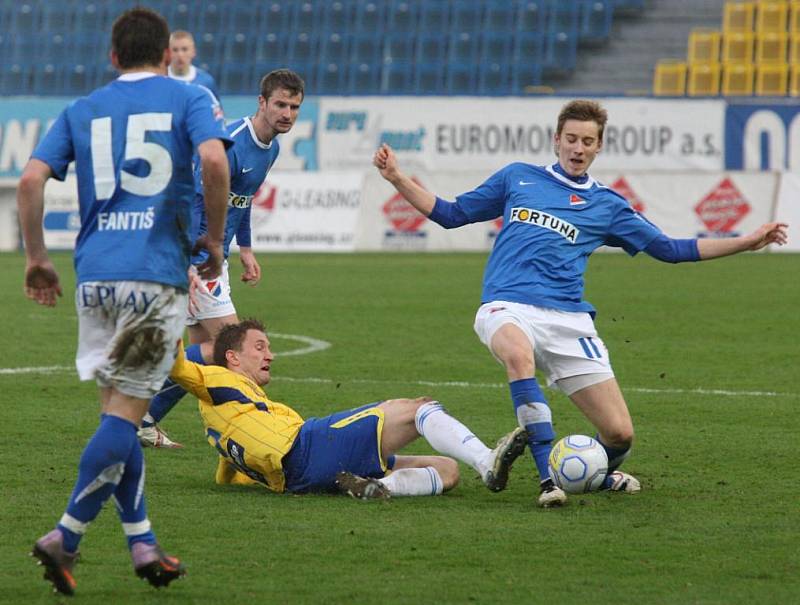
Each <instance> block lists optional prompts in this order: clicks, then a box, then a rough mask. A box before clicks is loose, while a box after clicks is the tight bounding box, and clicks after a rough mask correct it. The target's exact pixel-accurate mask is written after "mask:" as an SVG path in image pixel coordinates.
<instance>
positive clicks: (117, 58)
mask: <svg viewBox="0 0 800 605" xmlns="http://www.w3.org/2000/svg"><path fill="white" fill-rule="evenodd" d="M168 48H169V26H168V25H167V22H166V20H165V19H164V17H162V16H161V15H159V14H158V13H157V12H155V11H153V10H150V9H149V8H132V9H130V10H127V11H125V12H124V13H122V14H121V15H120V16H119V17H117V19H116V20H115V21H114V25H113V26H112V28H111V60H112V62H113V63H114V66H115V67H117V68H118V69H125V70H128V69H133V68H135V67H159V68H163V67H164V66H165V65H166V63H167V61H169V51H168V50H167V49H168Z"/></svg>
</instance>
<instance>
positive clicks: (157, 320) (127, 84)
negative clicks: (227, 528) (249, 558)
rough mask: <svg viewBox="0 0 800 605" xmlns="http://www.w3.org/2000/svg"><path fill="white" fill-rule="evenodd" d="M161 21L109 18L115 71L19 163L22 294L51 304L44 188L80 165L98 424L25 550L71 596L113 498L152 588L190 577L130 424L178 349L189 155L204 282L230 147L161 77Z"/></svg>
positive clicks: (182, 90)
mask: <svg viewBox="0 0 800 605" xmlns="http://www.w3.org/2000/svg"><path fill="white" fill-rule="evenodd" d="M168 42H169V29H168V26H167V23H166V21H165V20H164V19H163V17H161V16H160V15H158V14H157V13H155V12H153V11H151V10H147V9H138V8H137V9H132V10H129V11H126V12H125V13H123V14H122V15H121V16H119V17H118V18H117V20H116V21H115V22H114V25H113V28H112V33H111V62H112V64H113V65H114V67H115V68H117V69H118V70H119V72H120V76H119V77H118V78H117V79H116V80H115V81H113V82H111V83H110V84H108V85H106V86H104V87H102V88H100V89H98V90H95V91H94V92H92V93H91V94H90V95H89V96H88V97H84V98H81V99H78V100H76V101H74V102H73V103H71V104H70V105H69V106H67V108H66V109H65V110H64V111H63V112H62V113H61V114H60V115H59V116H58V118H57V120H56V121H55V123H54V124H53V126H52V127H51V128H50V130H49V131H48V132H47V134H46V136H45V137H44V139H43V140H42V142H41V143H40V144H39V145H38V146H37V147H36V149H35V150H34V152H33V155H32V157H31V159H30V160H29V162H28V164H27V165H26V167H25V170H24V171H23V174H22V177H21V179H20V183H19V190H18V194H17V203H18V209H19V218H20V223H21V226H22V235H23V239H24V242H25V254H26V258H27V264H26V269H25V292H26V294H27V296H28V297H29V298H31V299H33V300H35V301H36V302H38V303H39V304H43V305H48V306H52V305H54V304H55V303H56V299H57V297H58V296H61V287H60V285H59V280H58V275H57V274H56V272H55V270H54V268H53V265H52V263H51V262H50V260H49V259H48V255H47V250H46V248H45V245H44V236H43V230H42V213H43V205H44V187H45V183H46V182H47V180H48V179H50V178H56V179H59V180H63V179H64V177H65V176H66V174H67V169H68V166H69V164H70V163H71V162H73V161H74V162H75V171H76V173H77V180H78V201H79V206H80V217H81V228H80V232H79V233H78V238H77V243H76V248H75V271H76V274H77V291H76V293H75V305H76V307H77V313H78V352H77V358H76V365H77V369H78V373H79V376H80V378H81V379H82V380H90V379H92V378H94V379H95V381H96V382H97V385H98V387H99V396H100V397H99V398H100V401H101V414H100V424H99V426H98V428H97V430H96V432H95V433H94V435H93V436H92V438H91V439H90V440H89V442H88V444H87V445H86V447H85V449H84V451H83V454H82V456H81V459H80V463H79V465H78V478H77V482H76V483H75V487H74V489H73V491H72V495H71V496H70V498H69V501H68V503H67V508H66V511H65V512H64V514H63V515H62V516H61V519H60V520H59V521H58V524H57V525H56V528H55V529H53V530H52V531H51V532H49V533H47V534H46V535H44V536H43V537H42V538H40V539H39V540H38V541H37V542H36V543H35V545H34V547H33V552H32V553H31V554H32V555H33V556H35V557H36V558H37V559H39V562H40V564H42V565H43V566H44V569H45V574H44V577H45V579H47V580H49V581H50V582H52V584H53V586H54V587H55V590H57V591H58V592H61V593H63V594H67V595H71V594H73V593H74V590H75V579H74V578H73V575H72V573H73V568H74V566H75V563H76V562H77V560H78V543H79V542H80V540H81V538H82V537H83V534H84V533H85V532H86V529H87V527H88V525H89V524H90V523H91V522H92V521H93V520H94V519H95V518H96V517H97V515H98V514H99V512H100V510H101V508H102V507H103V505H104V503H105V502H106V501H107V500H108V499H109V498H111V497H113V498H114V502H115V504H116V508H117V510H118V512H119V517H120V520H121V522H122V529H123V531H124V533H125V535H126V537H127V541H128V547H129V549H130V553H131V558H132V560H133V567H134V571H135V572H136V574H137V575H138V576H139V577H141V578H144V579H146V580H147V581H148V582H150V584H152V585H153V586H155V587H160V586H166V585H168V584H169V583H170V582H171V581H172V580H174V579H175V578H178V577H180V576H182V575H183V574H184V573H185V570H184V567H183V565H182V564H181V562H180V561H179V560H178V559H177V558H175V557H172V556H169V555H167V554H165V553H164V552H163V551H162V550H161V548H160V547H159V545H158V543H157V542H156V537H155V534H154V533H153V529H152V527H151V524H150V521H149V519H148V516H147V509H146V506H145V499H144V476H145V471H144V457H143V456H142V449H141V447H140V445H139V442H138V440H137V438H136V430H137V428H138V427H139V423H140V421H141V419H142V416H143V415H144V413H145V412H146V411H147V406H148V403H149V401H150V398H151V397H152V396H153V395H154V394H155V393H156V392H158V390H159V389H160V388H161V385H162V384H163V382H164V379H165V378H166V376H167V375H168V374H169V371H170V368H171V367H172V365H173V362H174V360H175V357H176V354H177V343H178V341H179V339H180V337H181V334H182V332H183V326H184V319H185V312H186V304H187V287H188V269H189V256H190V235H189V225H190V219H191V202H192V198H193V195H194V179H193V176H192V158H193V154H194V153H195V152H196V154H197V156H196V157H197V158H198V163H199V165H200V167H201V168H200V169H201V170H202V172H203V180H204V182H205V183H206V196H205V202H206V210H207V215H208V232H207V235H206V237H205V239H204V240H203V241H202V242H198V243H201V244H204V245H205V246H206V247H207V250H208V258H207V261H206V262H205V263H204V264H203V265H202V266H201V267H199V268H198V272H199V273H200V275H201V276H204V277H210V276H212V275H216V274H218V273H219V271H220V267H221V265H222V237H223V228H224V224H225V211H226V204H225V197H226V195H227V192H228V161H227V157H226V155H225V147H224V145H225V144H230V141H229V139H228V137H227V134H226V133H225V130H224V127H223V123H222V121H221V119H218V118H217V117H216V115H215V114H217V113H218V111H217V103H216V100H215V99H214V98H213V97H212V96H211V95H210V94H209V93H208V91H206V90H203V89H201V88H199V87H195V86H186V85H184V84H181V83H179V82H175V81H174V80H171V79H169V78H168V77H166V73H167V62H168V61H169V47H168Z"/></svg>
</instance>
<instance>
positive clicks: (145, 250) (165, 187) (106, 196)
mask: <svg viewBox="0 0 800 605" xmlns="http://www.w3.org/2000/svg"><path fill="white" fill-rule="evenodd" d="M215 138H217V139H222V140H223V141H228V142H229V139H228V136H227V133H226V132H225V130H224V125H223V123H222V117H221V113H220V112H219V111H218V104H217V103H216V101H215V100H214V99H213V97H212V96H211V95H210V94H209V93H208V92H207V91H204V90H203V89H202V88H199V87H195V86H186V85H184V84H181V83H180V82H176V81H174V80H171V79H169V78H167V77H164V76H158V75H155V74H152V73H146V72H141V73H129V74H125V75H122V76H121V77H119V78H118V79H116V80H114V81H113V82H111V83H109V84H108V85H106V86H104V87H102V88H99V89H97V90H95V91H94V92H92V93H91V94H90V95H89V96H88V97H84V98H81V99H78V100H76V101H74V102H73V103H71V104H70V105H69V106H68V107H67V108H66V109H65V110H64V111H63V112H61V114H60V115H59V116H58V118H57V119H56V121H55V123H54V124H53V126H52V127H51V128H50V130H49V131H48V132H47V134H46V135H45V137H44V139H42V141H41V143H39V145H38V146H37V147H36V149H35V150H34V152H33V155H32V157H34V158H36V159H38V160H41V161H43V162H45V163H46V164H48V165H49V166H50V169H51V170H52V172H53V175H54V176H55V178H57V179H59V180H63V179H64V178H65V176H66V174H67V167H68V165H69V164H70V162H72V161H73V160H74V161H75V172H76V174H77V179H78V201H79V205H80V217H81V228H80V232H79V233H78V238H77V242H76V245H75V271H76V273H77V279H78V283H81V282H83V281H90V280H141V281H152V282H158V283H163V284H168V285H172V286H176V287H179V288H186V287H187V277H186V269H187V268H188V266H189V253H190V235H191V234H190V225H191V222H190V221H191V204H192V199H193V197H194V178H193V170H192V157H193V154H194V151H195V149H196V148H197V146H198V145H199V144H200V143H203V142H204V141H207V140H211V139H215Z"/></svg>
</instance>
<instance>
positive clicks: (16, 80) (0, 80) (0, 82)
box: [0, 63, 32, 96]
mask: <svg viewBox="0 0 800 605" xmlns="http://www.w3.org/2000/svg"><path fill="white" fill-rule="evenodd" d="M31 72H32V70H31V67H30V65H28V64H22V63H13V64H11V65H9V66H4V67H3V69H0V92H2V94H3V95H6V96H12V95H20V94H27V93H29V92H30V90H31V76H32V73H31Z"/></svg>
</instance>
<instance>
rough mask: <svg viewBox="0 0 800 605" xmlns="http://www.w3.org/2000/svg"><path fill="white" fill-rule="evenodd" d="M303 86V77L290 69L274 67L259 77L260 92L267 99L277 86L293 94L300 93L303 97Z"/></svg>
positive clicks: (304, 85) (304, 84)
mask: <svg viewBox="0 0 800 605" xmlns="http://www.w3.org/2000/svg"><path fill="white" fill-rule="evenodd" d="M305 87H306V83H305V82H303V78H301V77H300V76H298V75H297V74H296V73H295V72H293V71H292V70H291V69H275V70H273V71H271V72H269V73H268V74H267V75H266V76H264V77H263V78H261V90H260V92H261V96H262V97H264V99H269V96H270V95H271V94H272V93H273V92H275V91H276V90H278V89H279V88H284V89H286V90H288V91H289V92H290V93H292V94H293V95H302V96H303V98H305V96H306V93H305Z"/></svg>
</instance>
